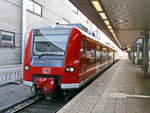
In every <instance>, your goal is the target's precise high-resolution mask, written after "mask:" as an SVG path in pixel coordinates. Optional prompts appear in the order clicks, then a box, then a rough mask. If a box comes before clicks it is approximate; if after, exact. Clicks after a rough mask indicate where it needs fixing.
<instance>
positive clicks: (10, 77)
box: [0, 65, 22, 85]
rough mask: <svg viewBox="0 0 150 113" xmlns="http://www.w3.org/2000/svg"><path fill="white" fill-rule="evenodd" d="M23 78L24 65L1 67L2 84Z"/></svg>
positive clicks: (0, 81)
mask: <svg viewBox="0 0 150 113" xmlns="http://www.w3.org/2000/svg"><path fill="white" fill-rule="evenodd" d="M21 79H22V66H21V65H15V66H6V67H0V85H1V84H5V83H9V82H14V81H17V80H21Z"/></svg>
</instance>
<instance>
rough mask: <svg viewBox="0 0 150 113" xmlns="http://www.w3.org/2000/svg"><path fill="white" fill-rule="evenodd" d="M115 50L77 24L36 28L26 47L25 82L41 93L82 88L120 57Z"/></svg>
mask: <svg viewBox="0 0 150 113" xmlns="http://www.w3.org/2000/svg"><path fill="white" fill-rule="evenodd" d="M115 52H116V51H115V50H114V49H113V48H111V47H109V46H107V45H106V44H104V43H102V42H100V41H99V40H98V39H96V38H95V37H94V36H92V35H91V34H89V33H87V32H85V31H84V30H82V29H81V28H79V27H77V26H74V25H73V26H69V25H55V26H49V27H40V28H34V29H32V30H31V31H30V33H29V36H28V42H27V44H26V49H25V55H24V69H23V84H24V85H27V86H30V87H34V89H35V92H36V93H39V94H49V93H54V92H55V91H56V90H57V89H59V90H61V91H62V92H65V91H71V90H76V89H80V88H81V87H83V86H84V85H85V84H86V83H87V82H88V81H89V80H91V79H92V78H93V77H94V76H96V75H97V73H99V72H101V71H103V70H104V69H105V68H107V67H108V66H110V65H111V64H113V63H114V62H115V61H116V60H117V59H116V58H115Z"/></svg>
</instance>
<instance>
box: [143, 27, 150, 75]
mask: <svg viewBox="0 0 150 113" xmlns="http://www.w3.org/2000/svg"><path fill="white" fill-rule="evenodd" d="M144 35H145V37H144V46H143V70H144V77H146V78H147V77H150V76H149V74H148V68H149V47H148V41H149V32H148V30H145V31H144Z"/></svg>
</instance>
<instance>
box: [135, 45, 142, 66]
mask: <svg viewBox="0 0 150 113" xmlns="http://www.w3.org/2000/svg"><path fill="white" fill-rule="evenodd" d="M136 47H137V49H136V55H137V65H140V64H141V62H140V43H137V44H136Z"/></svg>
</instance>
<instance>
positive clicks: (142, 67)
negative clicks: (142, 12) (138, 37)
mask: <svg viewBox="0 0 150 113" xmlns="http://www.w3.org/2000/svg"><path fill="white" fill-rule="evenodd" d="M141 69H142V70H144V38H143V39H142V66H141Z"/></svg>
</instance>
